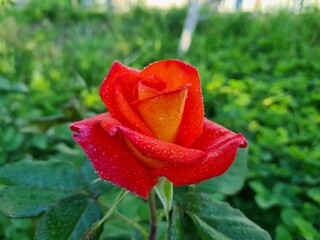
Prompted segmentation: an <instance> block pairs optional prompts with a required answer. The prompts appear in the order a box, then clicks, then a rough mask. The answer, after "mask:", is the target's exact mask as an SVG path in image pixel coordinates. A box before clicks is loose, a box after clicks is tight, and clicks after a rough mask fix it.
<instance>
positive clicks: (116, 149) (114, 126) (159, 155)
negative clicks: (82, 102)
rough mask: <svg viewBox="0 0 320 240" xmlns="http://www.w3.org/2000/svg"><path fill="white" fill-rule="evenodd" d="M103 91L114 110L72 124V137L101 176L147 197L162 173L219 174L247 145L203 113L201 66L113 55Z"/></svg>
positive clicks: (193, 178) (174, 176) (187, 180)
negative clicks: (126, 61) (136, 63)
mask: <svg viewBox="0 0 320 240" xmlns="http://www.w3.org/2000/svg"><path fill="white" fill-rule="evenodd" d="M100 96H101V98H102V100H103V102H104V103H105V105H106V107H107V109H108V110H109V112H108V113H103V114H99V115H96V116H94V117H92V118H89V119H84V120H82V121H79V122H75V123H73V124H71V126H70V128H71V130H73V131H74V132H75V133H74V134H73V138H74V139H75V141H77V142H78V143H79V144H80V146H81V147H82V149H83V150H84V152H85V153H86V154H87V156H88V157H89V159H90V160H91V162H92V164H93V166H94V167H95V169H96V171H97V173H98V174H99V176H100V177H101V178H102V179H104V180H108V181H110V182H112V183H114V184H115V185H118V186H120V187H123V188H126V189H128V190H129V191H131V192H133V193H135V194H137V195H139V196H141V197H143V198H146V197H147V195H148V193H149V191H150V190H151V189H152V188H153V187H154V186H155V185H156V184H157V182H158V177H161V176H164V177H166V178H168V179H169V180H170V181H171V182H172V183H173V184H174V185H175V186H179V185H186V184H194V183H198V182H201V181H203V180H206V179H209V178H212V177H215V176H218V175H221V174H223V173H224V172H225V171H226V170H227V169H228V168H229V167H230V165H231V164H232V162H233V160H234V158H235V156H236V153H237V149H238V147H246V146H247V142H246V140H245V138H244V137H243V136H242V135H241V134H235V133H233V132H231V131H230V130H228V129H226V128H224V127H222V126H220V125H218V124H216V123H214V122H211V121H209V120H208V119H206V118H204V112H203V102H202V94H201V88H200V79H199V76H198V72H197V70H196V68H194V67H192V66H190V65H188V64H186V63H184V62H182V61H179V60H163V61H159V62H155V63H153V64H151V65H149V66H147V67H146V68H144V69H143V70H142V71H139V70H136V69H132V68H129V67H126V66H124V65H122V64H121V63H119V62H114V63H113V65H112V67H111V69H110V71H109V73H108V75H107V77H106V78H105V80H104V81H103V83H102V85H101V87H100Z"/></svg>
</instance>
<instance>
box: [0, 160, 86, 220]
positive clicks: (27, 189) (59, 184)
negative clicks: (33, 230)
mask: <svg viewBox="0 0 320 240" xmlns="http://www.w3.org/2000/svg"><path fill="white" fill-rule="evenodd" d="M0 184H1V185H2V188H0V209H1V210H2V211H3V212H4V213H5V214H7V215H9V216H11V217H30V216H36V215H38V214H40V213H41V212H43V211H44V210H46V209H47V208H48V207H49V206H50V205H51V204H53V203H54V202H56V201H57V200H59V199H62V198H64V197H66V196H69V195H71V194H74V193H76V192H79V191H80V190H81V181H80V178H79V175H78V173H77V172H76V171H75V169H74V168H73V166H72V165H71V164H69V163H67V162H59V161H48V162H41V161H20V162H17V163H14V164H8V165H5V166H4V167H2V168H1V169H0Z"/></svg>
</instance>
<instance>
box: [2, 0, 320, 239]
mask: <svg viewBox="0 0 320 240" xmlns="http://www.w3.org/2000/svg"><path fill="white" fill-rule="evenodd" d="M98 10H99V9H95V8H92V9H91V8H81V7H78V8H74V7H72V6H71V4H70V2H69V1H61V0H60V1H40V0H34V1H31V4H29V5H28V6H27V7H25V8H16V9H8V8H5V9H1V10H0V146H1V148H0V166H3V165H5V164H7V163H14V162H17V161H28V160H34V161H36V162H38V161H52V160H61V161H65V162H68V163H69V162H70V163H72V164H73V165H74V167H75V169H76V170H79V171H82V170H81V169H83V163H84V162H86V161H87V160H86V159H85V157H84V154H83V153H82V152H81V150H80V149H79V147H78V146H77V145H76V144H75V143H74V141H73V140H72V138H71V132H70V131H69V127H68V125H69V123H70V122H72V121H76V120H79V119H82V118H84V117H89V116H92V115H94V114H95V113H99V112H104V111H106V110H105V107H104V105H103V103H102V102H101V100H100V98H99V95H98V89H99V86H100V84H101V82H102V80H103V78H104V77H105V75H106V74H107V72H108V69H109V68H110V66H111V64H112V62H113V61H114V60H119V61H120V62H122V63H124V64H126V65H129V66H131V67H133V68H138V69H141V68H143V67H144V66H146V65H148V64H149V63H150V62H153V61H156V60H159V59H167V58H178V55H177V46H178V42H179V38H180V35H181V31H182V28H183V23H184V19H185V15H186V9H171V10H167V11H159V10H152V9H143V8H135V9H133V10H132V11H130V12H128V13H122V14H119V13H117V14H115V13H112V12H110V11H98ZM181 59H182V60H184V61H186V62H188V63H190V64H192V65H194V66H195V67H197V69H198V71H199V74H200V78H201V81H202V89H203V95H204V103H205V111H206V117H208V118H210V119H211V120H213V121H215V122H217V123H220V124H222V125H224V126H226V127H227V128H229V129H231V130H233V131H235V132H241V133H243V134H244V135H245V136H246V138H247V139H248V142H249V149H248V163H247V167H246V168H247V169H248V170H247V171H246V172H245V181H244V182H241V183H240V185H239V182H238V181H237V178H236V177H235V178H234V179H233V180H231V181H229V182H227V183H226V185H225V186H224V187H223V186H221V183H219V181H218V182H217V181H215V182H214V183H211V182H209V183H206V184H203V185H200V186H198V187H196V188H195V191H196V192H197V191H199V192H201V191H204V192H206V193H208V194H211V195H212V196H214V197H215V198H218V199H224V200H226V201H227V202H229V203H230V204H231V205H232V206H234V207H236V208H239V209H240V210H241V211H242V212H244V213H245V214H246V216H247V217H248V218H249V219H251V220H252V221H254V222H255V223H257V224H258V225H260V226H261V227H262V228H264V229H266V230H267V231H268V232H269V233H270V235H271V236H272V238H274V239H278V240H281V239H286V240H290V239H301V240H302V239H308V240H309V239H317V238H318V237H319V229H320V221H319V220H320V207H319V205H320V187H319V186H320V174H319V173H320V134H319V132H320V114H319V112H320V10H319V9H315V8H311V9H304V10H303V11H302V12H301V13H299V14H296V13H295V14H294V13H290V12H286V11H279V12H277V13H274V12H273V13H264V14H262V13H223V14H222V13H214V14H212V15H210V16H209V17H208V18H206V19H204V20H202V21H200V22H199V23H198V26H197V29H196V31H195V34H194V36H193V40H192V45H191V47H190V50H189V52H188V53H187V54H186V55H184V56H183V57H181ZM58 164H63V163H61V162H60V163H58ZM21 166H23V165H21ZM32 166H33V165H32ZM34 166H35V167H39V166H38V165H37V164H35V165H34ZM41 166H42V165H41ZM41 166H40V168H41ZM64 167H66V166H64ZM242 167H243V166H242ZM44 168H46V167H44ZM59 171H60V170H59ZM83 171H85V170H83ZM83 171H82V172H83ZM86 171H87V170H86ZM88 171H90V173H88V174H92V172H93V171H92V169H91V170H88ZM3 172H5V171H3ZM57 174H58V173H57ZM59 174H60V173H59ZM61 174H62V173H61ZM68 174H71V175H72V173H68ZM88 174H83V175H84V177H80V178H82V180H81V181H86V180H85V179H84V180H83V178H85V176H87V177H88ZM23 177H25V176H23ZM73 177H74V176H73ZM73 177H72V178H73ZM89 178H90V177H89ZM93 178H94V177H93ZM231 179H232V178H231ZM24 181H27V180H26V179H24V180H21V182H24ZM30 181H31V180H30ZM70 181H78V180H70ZM79 181H80V180H79ZM88 181H89V180H88ZM57 182H59V181H58V180H57ZM1 184H2V185H1ZM1 184H0V190H3V188H4V183H3V182H2V183H1ZM15 184H16V185H14V187H16V188H21V187H23V186H24V183H20V182H19V183H15ZM47 184H49V185H50V184H55V183H53V182H49V183H47ZM74 184H75V186H76V185H77V184H76V183H74ZM237 184H238V185H239V186H237ZM102 185H103V184H102ZM105 185H107V187H106V186H102V188H107V189H109V191H110V193H109V194H110V195H111V196H114V194H113V192H114V191H115V190H114V189H113V188H114V187H111V186H109V185H108V184H105ZM28 187H29V185H28ZM35 187H36V188H37V187H39V186H35ZM6 188H7V187H6ZM189 188H190V187H189ZM189 188H188V187H187V188H178V189H175V191H176V194H177V196H178V197H179V196H183V192H184V191H185V190H186V189H189ZM191 188H192V187H191ZM239 189H241V190H240V191H239ZM69 190H70V191H72V186H70V189H68V191H69ZM189 190H190V189H189ZM189 190H188V191H189ZM8 191H15V190H12V189H11V190H8ZM34 191H37V190H36V189H35V190H34ZM217 192H219V193H217ZM20 193H21V197H23V196H24V194H23V191H22V192H20ZM46 194H48V195H45V196H46V197H45V198H46V200H47V201H51V200H50V196H51V197H53V199H54V197H56V195H54V194H53V195H51V193H50V192H47V193H46ZM0 195H1V193H0ZM48 196H49V197H48ZM64 196H68V194H67V193H66V195H64ZM106 196H108V195H105V196H102V199H103V201H104V202H107V203H111V200H110V198H108V197H106ZM29 197H30V198H31V199H33V198H32V196H31V195H30V196H29ZM104 197H105V198H106V199H104ZM71 198H72V197H71ZM132 198H133V199H134V198H135V197H134V196H132ZM68 199H70V198H66V200H65V201H68ZM79 199H80V200H79V201H78V205H76V206H75V208H77V207H78V208H79V209H82V208H83V207H84V206H91V205H90V204H91V202H90V201H89V202H88V201H87V200H86V199H82V198H81V197H80V198H79ZM52 201H53V200H52ZM67 203H68V202H67ZM1 204H4V203H3V202H2V203H0V205H1ZM44 204H47V203H44ZM125 204H129V205H130V204H131V205H130V206H132V207H131V208H130V209H131V212H130V211H129V213H128V212H126V214H127V217H129V218H131V219H135V221H142V223H143V224H144V225H147V224H148V222H147V218H148V213H147V209H145V208H144V207H143V206H142V205H144V203H143V202H142V200H140V199H138V200H137V199H136V200H132V201H131V202H130V201H129V200H128V201H127V203H123V206H125ZM44 206H45V205H44ZM133 206H134V207H133ZM139 206H140V207H141V208H140V210H139V215H137V211H138V210H137V209H138V208H139ZM65 207H68V204H66V205H65ZM141 209H142V210H141ZM58 210H59V209H58ZM75 210H76V209H73V211H75ZM10 211H11V210H10V209H7V212H4V213H2V214H0V238H1V239H19V240H20V239H31V238H33V236H34V235H33V234H34V231H35V227H36V225H35V223H36V222H37V218H35V219H32V220H29V219H9V218H8V217H7V216H6V215H10ZM38 211H39V212H41V209H38ZM61 211H62V210H61ZM92 211H96V210H95V209H93V210H92ZM119 211H120V212H121V209H120V210H119ZM122 212H125V211H122ZM23 214H25V213H23ZM50 214H51V215H54V214H55V212H54V211H51V212H50V211H49V212H47V213H46V215H50ZM88 214H90V213H88ZM119 214H120V213H119ZM31 215H32V214H31ZM98 215H99V214H98V213H96V212H95V213H93V215H92V216H93V218H94V219H96V218H97V217H98ZM189 215H190V214H189ZM15 217H17V216H15ZM190 218H191V219H192V220H194V221H196V220H197V218H196V217H194V216H193V215H192V216H191V215H190ZM43 219H44V218H42V221H44V220H43ZM97 219H98V218H97ZM66 221H67V220H66ZM121 224H122V223H121V221H119V219H118V220H117V219H114V220H113V222H112V224H110V226H109V228H108V231H107V232H106V231H105V232H104V233H103V234H104V236H105V237H106V238H107V239H112V238H111V237H114V239H119V238H117V237H119V236H125V237H127V238H128V239H130V237H131V238H132V236H133V237H137V239H138V237H139V236H137V235H132V232H130V229H123V228H121V227H120V226H122V225H121ZM196 226H197V225H196ZM160 228H161V226H160ZM163 228H165V227H163ZM40 232H41V231H40ZM160 232H161V231H160ZM108 234H109V235H108Z"/></svg>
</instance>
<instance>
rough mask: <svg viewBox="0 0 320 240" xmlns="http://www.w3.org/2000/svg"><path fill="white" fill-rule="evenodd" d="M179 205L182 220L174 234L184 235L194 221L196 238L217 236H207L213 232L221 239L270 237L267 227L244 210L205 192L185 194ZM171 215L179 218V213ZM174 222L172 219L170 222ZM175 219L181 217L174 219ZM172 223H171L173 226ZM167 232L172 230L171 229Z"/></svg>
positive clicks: (240, 239) (262, 238)
mask: <svg viewBox="0 0 320 240" xmlns="http://www.w3.org/2000/svg"><path fill="white" fill-rule="evenodd" d="M178 209H179V211H180V218H181V219H183V221H182V220H180V227H179V229H180V230H179V232H176V236H175V237H177V239H183V235H181V234H180V235H179V233H182V234H184V231H189V230H188V229H190V226H191V225H194V226H195V227H196V231H197V236H198V237H197V238H196V239H199V237H200V239H215V238H210V237H208V236H209V235H210V233H212V234H216V236H218V237H220V239H225V238H223V237H226V238H227V239H228V238H230V239H239V240H242V239H259V240H264V239H266V240H270V239H271V238H270V236H269V234H268V233H267V232H266V231H265V230H263V229H262V228H260V227H259V226H258V225H256V224H255V223H254V222H252V221H250V220H249V219H248V218H247V217H246V216H245V215H244V214H243V213H242V212H240V211H239V210H237V209H234V208H232V207H231V206H230V205H229V204H227V203H225V202H220V201H217V200H214V199H212V198H210V196H209V195H206V194H203V193H197V194H191V195H188V196H186V198H185V199H184V200H183V201H182V202H180V203H178ZM186 215H188V216H189V220H186ZM171 217H172V218H177V215H176V214H175V216H171ZM190 217H191V219H190ZM173 222H174V221H172V220H171V223H170V224H172V223H173ZM175 222H179V220H177V219H175ZM172 227H173V226H170V228H171V229H172ZM168 234H171V232H170V231H169V232H168ZM218 234H220V236H219V235H218ZM172 239H173V238H172ZM217 239H219V238H217Z"/></svg>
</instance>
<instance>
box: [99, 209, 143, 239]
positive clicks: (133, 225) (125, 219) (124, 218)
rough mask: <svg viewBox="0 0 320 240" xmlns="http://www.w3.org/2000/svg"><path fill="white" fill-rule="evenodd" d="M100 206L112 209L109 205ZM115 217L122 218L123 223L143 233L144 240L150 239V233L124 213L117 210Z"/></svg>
mask: <svg viewBox="0 0 320 240" xmlns="http://www.w3.org/2000/svg"><path fill="white" fill-rule="evenodd" d="M100 204H101V206H103V207H106V208H110V206H108V205H105V204H103V203H100ZM114 215H115V216H116V217H119V218H121V219H122V220H123V221H125V222H126V223H127V224H129V225H131V226H132V227H134V228H136V229H137V230H138V231H139V232H140V233H141V235H142V236H143V238H144V239H147V238H148V235H149V233H148V232H147V231H146V230H145V229H144V227H143V226H141V225H140V224H139V223H137V222H135V221H133V220H132V219H130V218H128V217H127V216H125V215H123V214H122V213H120V212H118V211H117V210H115V211H114Z"/></svg>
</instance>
